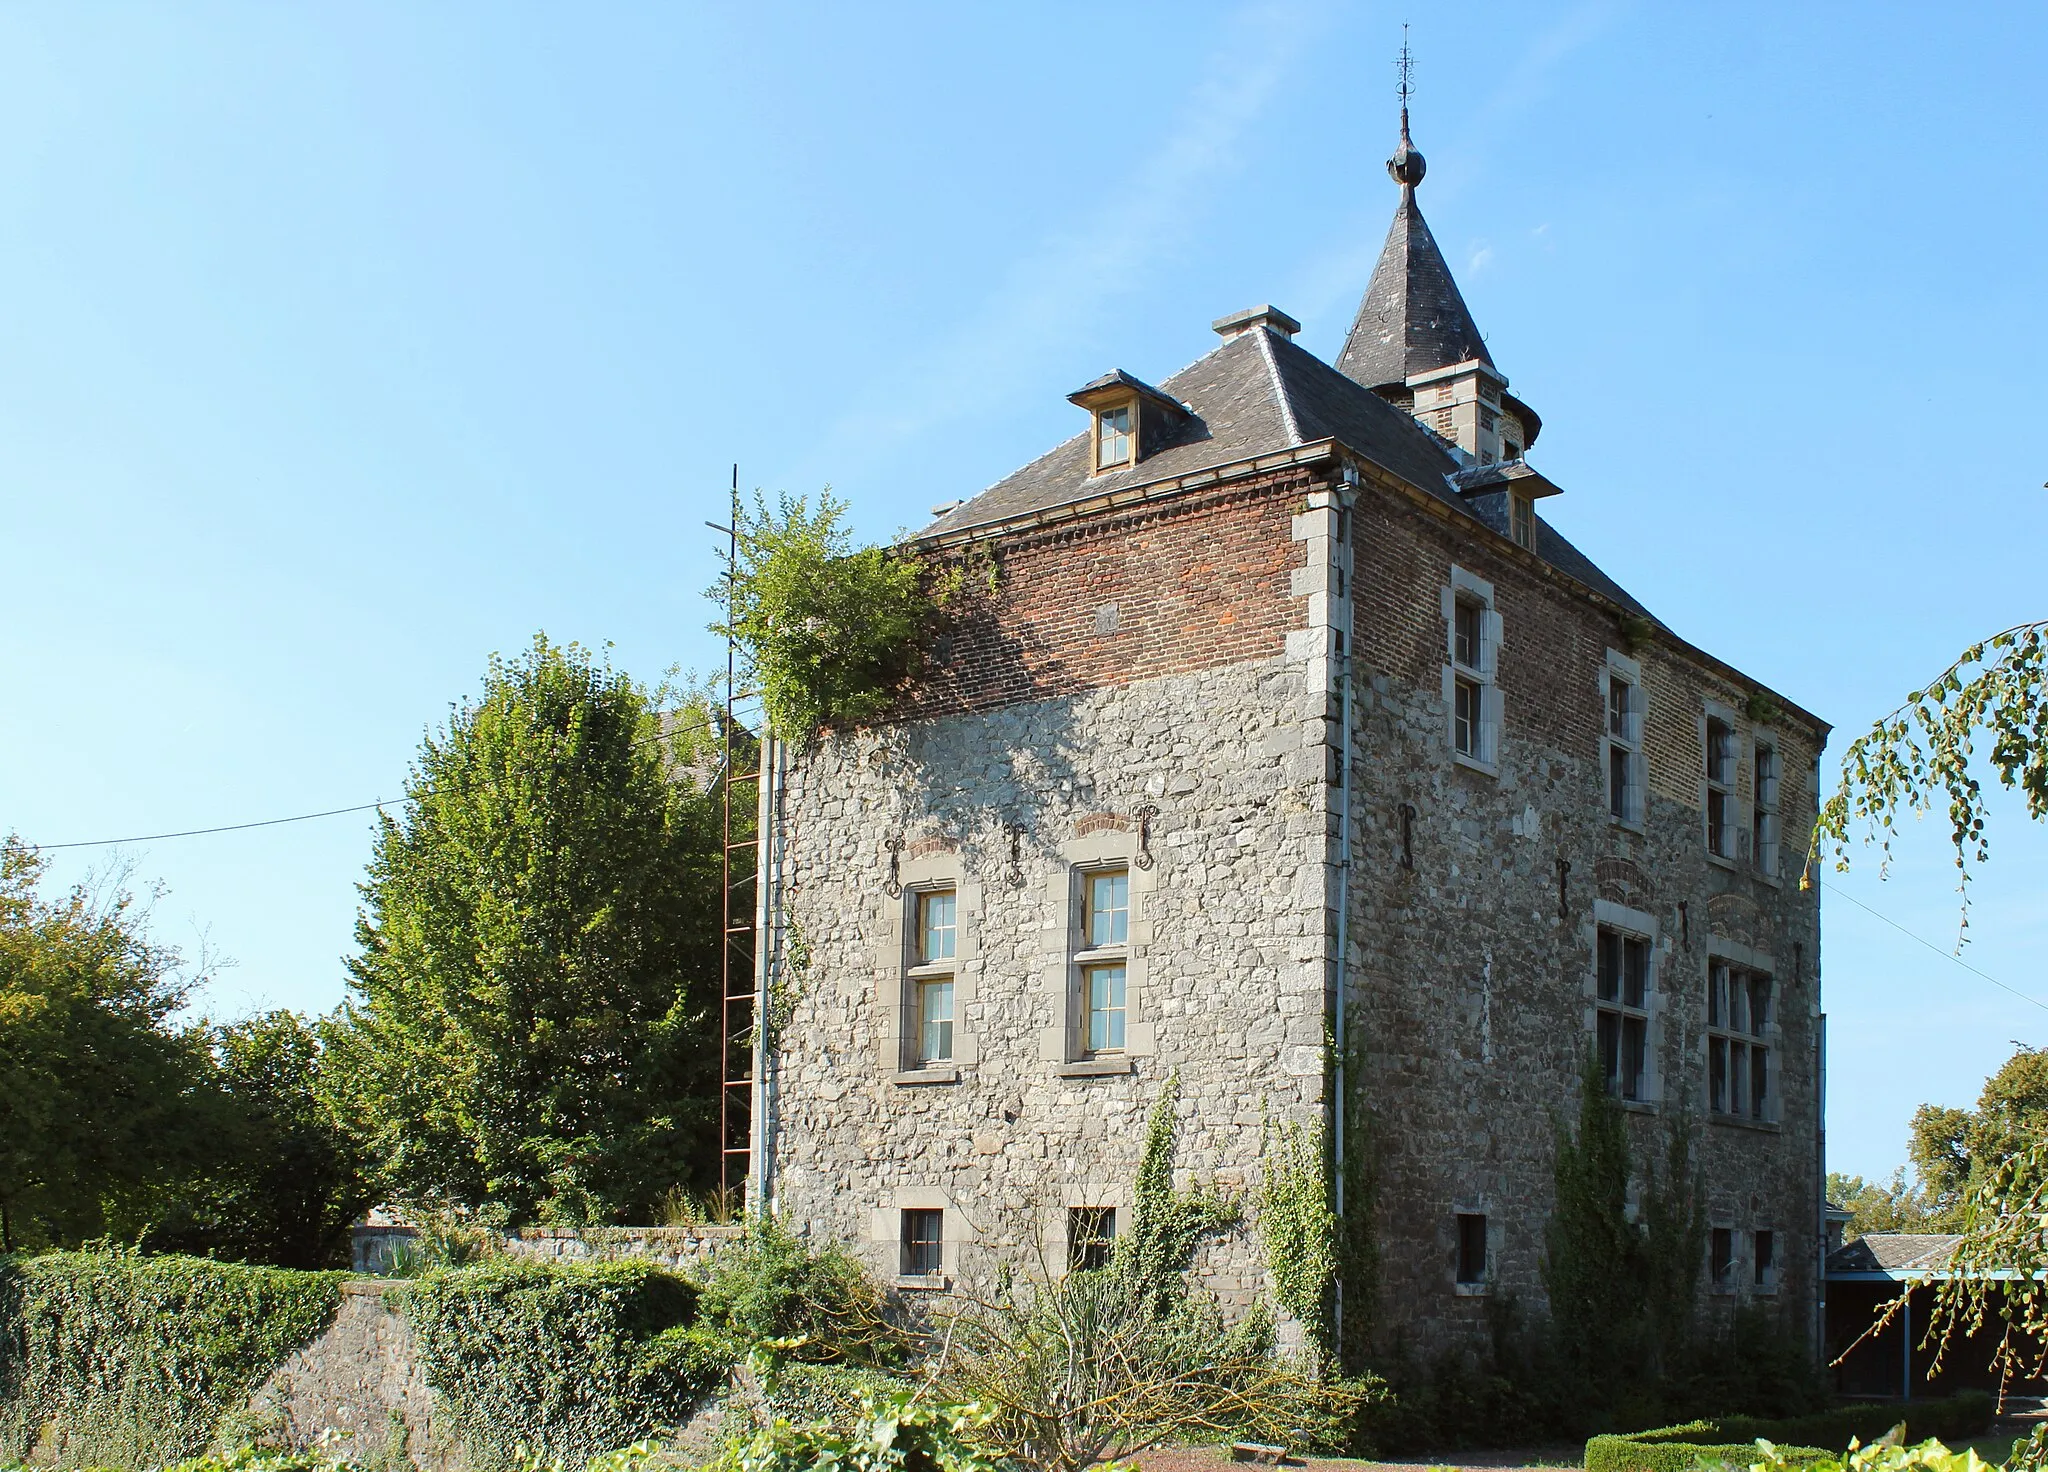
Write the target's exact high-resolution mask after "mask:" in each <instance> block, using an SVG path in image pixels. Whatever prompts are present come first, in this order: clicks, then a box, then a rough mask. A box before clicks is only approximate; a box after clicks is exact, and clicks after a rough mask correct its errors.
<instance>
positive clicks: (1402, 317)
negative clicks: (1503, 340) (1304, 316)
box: [1337, 183, 1493, 388]
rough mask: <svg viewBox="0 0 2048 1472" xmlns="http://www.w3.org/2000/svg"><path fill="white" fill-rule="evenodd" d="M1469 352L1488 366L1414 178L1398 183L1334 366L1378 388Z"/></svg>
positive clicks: (1443, 365) (1445, 364) (1465, 357)
mask: <svg viewBox="0 0 2048 1472" xmlns="http://www.w3.org/2000/svg"><path fill="white" fill-rule="evenodd" d="M1474 358H1477V359H1478V360H1479V361H1480V362H1482V363H1484V364H1486V365H1487V366H1488V367H1492V366H1493V358H1492V357H1491V356H1490V355H1489V354H1488V353H1487V351H1486V340H1485V339H1484V338H1482V337H1481V336H1480V335H1479V326H1478V324H1477V323H1475V322H1474V321H1473V320H1472V313H1471V311H1470V309H1469V308H1467V307H1466V305H1465V298H1464V297H1463V296H1462V295H1460V294H1459V292H1458V283H1457V282H1456V281H1454V280H1452V279H1451V268H1450V267H1449V266H1448V265H1446V264H1445V263H1444V255H1443V252H1442V251H1440V250H1438V249H1437V245H1436V237H1435V236H1433V235H1431V234H1430V233H1429V222H1428V221H1426V220H1424V219H1423V218H1422V208H1421V206H1420V205H1418V204H1416V202H1415V186H1414V185H1413V184H1405V183H1404V184H1403V185H1402V186H1401V202H1400V204H1398V205H1397V206H1395V208H1394V223H1393V225H1392V226H1391V227H1389V228H1388V230H1387V243H1386V245H1385V246H1384V247H1383V248H1382V249H1381V250H1380V259H1379V264H1378V265H1376V266H1374V267H1373V268H1372V283H1371V284H1370V285H1369V286H1367V287H1366V288H1365V295H1364V297H1362V298H1361V299H1360V300H1359V303H1358V316H1357V317H1356V318H1355V319H1354V320H1353V321H1352V323H1351V333H1350V335H1349V336H1348V337H1346V338H1345V339H1344V350H1343V351H1342V352H1340V353H1339V354H1338V355H1337V367H1338V369H1339V370H1341V371H1342V372H1344V373H1346V374H1349V375H1350V376H1351V377H1352V378H1355V379H1357V380H1358V381H1359V382H1360V383H1362V384H1365V385H1366V386H1367V387H1369V388H1379V387H1391V386H1394V385H1397V384H1401V383H1405V382H1406V381H1407V380H1408V378H1409V377H1410V376H1411V375H1413V374H1417V373H1427V372H1429V371H1430V370H1432V369H1435V368H1447V367H1449V366H1450V365H1451V364H1453V363H1464V362H1468V361H1470V360H1471V359H1474Z"/></svg>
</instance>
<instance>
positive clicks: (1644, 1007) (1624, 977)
mask: <svg viewBox="0 0 2048 1472" xmlns="http://www.w3.org/2000/svg"><path fill="white" fill-rule="evenodd" d="M1595 946H1596V953H1595V957H1594V970H1593V975H1594V992H1593V1029H1594V1042H1595V1048H1596V1052H1597V1054H1598V1056H1599V1060H1600V1073H1601V1077H1603V1078H1605V1079H1606V1080H1607V1092H1608V1093H1610V1094H1613V1095H1614V1096H1615V1097H1616V1098H1619V1099H1627V1100H1629V1101H1631V1102H1642V1101H1644V1100H1646V1099H1648V1098H1649V1093H1650V1090H1649V1082H1650V1056H1649V1055H1650V955H1651V952H1650V940H1649V937H1648V936H1643V935H1635V934H1631V933H1630V932H1629V931H1626V930H1623V929H1621V928H1619V927H1617V926H1613V925H1602V926H1600V927H1599V929H1598V932H1597V940H1596V943H1595Z"/></svg>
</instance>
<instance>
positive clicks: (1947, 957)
mask: <svg viewBox="0 0 2048 1472" xmlns="http://www.w3.org/2000/svg"><path fill="white" fill-rule="evenodd" d="M1821 884H1822V885H1823V886H1824V887H1825V888H1826V889H1827V890H1828V892H1829V893H1831V894H1835V895H1839V896H1840V897H1841V898H1843V899H1845V900H1847V901H1848V902H1849V903H1850V904H1852V905H1854V906H1855V907H1856V908H1857V909H1859V910H1862V911H1864V912H1865V913H1867V914H1871V915H1875V916H1877V918H1878V919H1880V920H1882V921H1884V923H1885V924H1887V925H1889V926H1891V928H1892V929H1894V930H1896V931H1897V932H1898V933H1899V934H1900V935H1903V936H1905V937H1906V938H1907V939H1908V940H1916V941H1918V942H1920V944H1921V945H1923V946H1925V947H1927V949H1928V950H1930V951H1932V952H1934V954H1935V955H1937V956H1939V957H1941V958H1942V959H1943V960H1944V961H1953V962H1955V963H1956V965H1958V966H1960V967H1962V968H1963V970H1965V971H1968V972H1970V973H1971V974H1972V975H1975V976H1981V977H1983V978H1984V979H1985V980H1986V981H1988V982H1990V983H1991V984H1992V985H1993V986H1995V987H1997V988H1998V989H1999V990H2000V991H2006V992H2011V993H2012V994H2013V995H2014V996H2016V997H2018V998H2019V999H2020V1000H2021V1001H2022V1002H2032V1003H2033V1004H2034V1005H2035V1006H2036V1007H2039V1008H2040V1009H2041V1010H2042V1011H2043V1012H2048V1002H2044V1001H2042V1000H2041V999H2040V998H2039V997H2030V996H2028V995H2027V994H2026V993H2025V992H2023V991H2021V990H2020V989H2019V988H2018V987H2016V986H2007V985H2006V984H2005V983H2004V982H2002V981H2000V980H1999V979H1998V978H1997V977H1995V976H1993V975H1992V974H1991V973H1990V972H1988V971H1979V970H1978V969H1977V968H1976V967H1975V966H1972V965H1971V964H1970V963H1969V962H1968V961H1965V960H1964V959H1963V958H1962V957H1961V956H1958V955H1957V954H1956V953H1955V952H1954V951H1944V950H1943V949H1942V948H1941V947H1940V946H1938V945H1936V944H1935V943H1934V942H1933V941H1931V940H1929V939H1927V938H1926V937H1925V936H1922V935H1915V934H1914V933H1913V932H1912V931H1910V930H1908V929H1906V927H1905V926H1903V925H1901V924H1899V922H1898V921H1896V920H1894V919H1892V917H1891V916H1889V915H1887V914H1885V913H1883V912H1882V911H1880V910H1873V909H1871V908H1870V906H1868V905H1866V904H1864V903H1863V901H1861V900H1859V899H1857V898H1856V896H1855V895H1853V894H1850V893H1849V892H1848V891H1847V890H1845V889H1838V888H1837V887H1836V886H1834V885H1832V884H1829V883H1828V881H1827V880H1825V879H1823V880H1821Z"/></svg>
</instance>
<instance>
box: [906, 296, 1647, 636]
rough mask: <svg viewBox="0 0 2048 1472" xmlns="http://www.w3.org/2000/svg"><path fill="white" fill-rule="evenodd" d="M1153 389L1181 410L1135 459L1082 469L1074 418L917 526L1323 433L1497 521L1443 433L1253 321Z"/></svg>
mask: <svg viewBox="0 0 2048 1472" xmlns="http://www.w3.org/2000/svg"><path fill="white" fill-rule="evenodd" d="M1097 381H1098V382H1100V381H1101V380H1097ZM1158 392H1160V393H1161V394H1162V395H1164V396H1165V397H1168V398H1172V399H1175V400H1178V401H1179V402H1180V403H1182V404H1183V405H1184V406H1185V407H1186V408H1187V410H1188V412H1189V415H1190V417H1189V419H1188V420H1187V421H1186V422H1185V423H1183V424H1182V425H1181V426H1180V427H1179V428H1178V430H1177V431H1176V433H1175V434H1174V435H1173V436H1172V438H1171V439H1169V440H1168V441H1167V442H1166V443H1165V444H1164V445H1163V446H1161V447H1160V448H1158V449H1156V450H1154V451H1153V452H1152V453H1151V454H1148V455H1147V456H1146V457H1145V458H1144V459H1143V460H1141V461H1140V462H1139V463H1138V464H1136V465H1134V466H1132V467H1130V468H1129V469H1127V470H1119V471H1112V472H1111V473H1109V474H1107V475H1099V476H1091V475H1090V474H1089V473H1088V472H1089V463H1088V456H1089V440H1088V434H1087V431H1086V430H1083V431H1082V432H1081V433H1080V434H1077V435H1075V436H1074V437H1073V438H1072V439H1070V440H1067V441H1065V442H1064V443H1063V444H1061V445H1059V446H1057V447H1056V448H1054V449H1053V450H1051V451H1049V452H1047V453H1046V454H1044V455H1041V456H1039V458H1038V459H1036V460H1034V461H1032V462H1031V463H1030V464H1029V465H1026V466H1025V467H1024V468H1023V469H1021V470H1018V471H1015V472H1013V473H1012V474H1010V475H1007V476H1005V477H1004V478H1003V479H1001V480H999V481H997V482H996V483H995V484H994V485H992V486H990V487H989V488H988V489H987V490H985V491H983V492H982V493H981V494H980V495H978V496H976V497H974V498H973V499H971V500H968V501H963V502H962V503H960V504H959V505H958V506H956V507H954V508H952V509H951V510H949V511H947V512H946V513H945V514H944V515H942V516H940V517H939V518H938V519H937V520H936V521H934V522H932V524H931V525H930V526H927V527H925V528H924V530H923V531H921V532H919V533H918V536H919V537H936V536H944V535H946V534H947V533H949V532H958V531H965V530H967V529H969V528H973V527H979V526H988V525H991V524H994V523H998V522H1004V521H1009V520H1011V519H1013V518H1015V517H1020V516H1026V515H1029V514H1030V513H1032V512H1035V511H1046V510H1050V509H1052V508H1054V507H1057V506H1064V505H1068V504H1070V503H1072V502H1076V501H1084V500H1092V499H1094V498H1095V497H1098V496H1101V495H1104V494H1107V493H1110V492H1113V491H1117V490H1121V489H1123V488H1125V487H1128V486H1139V485H1148V484H1151V483H1152V482H1155V481H1163V480H1172V479H1175V478H1176V477H1179V476H1183V475H1189V474H1192V473H1194V472H1196V471H1199V470H1207V469H1211V468H1213V467H1215V466H1219V465H1228V464H1231V463H1232V462H1235V461H1240V460H1249V459H1252V458H1253V457H1255V456H1259V455H1266V454H1271V453H1274V452H1276V451H1281V450H1288V449H1292V448H1294V447H1296V446H1298V445H1305V444H1313V443H1314V442H1316V441H1318V440H1325V439H1334V440H1338V441H1341V442H1342V443H1343V444H1345V445H1346V446H1348V447H1349V448H1351V449H1352V450H1355V451H1357V452H1358V453H1359V454H1361V455H1363V456H1364V457H1365V458H1367V459H1368V460H1371V461H1373V462H1374V463H1375V464H1377V465H1379V466H1381V467H1383V468H1384V469H1386V470H1389V471H1391V472H1392V473H1393V474H1395V475H1397V476H1399V477H1400V478H1401V479H1403V480H1405V481H1407V482H1408V483H1409V484H1411V485H1414V486H1417V487H1419V488H1421V489H1422V490H1424V491H1426V492H1428V493H1429V494H1431V495H1433V496H1435V497H1437V498H1438V499H1439V500H1441V501H1443V502H1445V503H1446V504H1448V505H1451V506H1455V507H1457V508H1458V509H1459V510H1460V511H1462V512H1464V513H1466V514H1467V515H1470V516H1471V517H1473V519H1474V520H1476V521H1478V522H1480V523H1481V524H1482V525H1486V526H1490V527H1492V528H1493V529H1494V530H1495V531H1498V532H1501V533H1503V534H1505V533H1506V531H1507V519H1506V518H1507V510H1506V495H1505V492H1504V491H1502V490H1495V491H1494V492H1493V493H1492V494H1491V495H1487V494H1476V495H1466V494H1461V492H1460V490H1459V489H1458V487H1456V486H1455V485H1454V484H1453V483H1452V480H1451V479H1450V478H1451V477H1452V476H1454V475H1456V474H1458V473H1459V471H1460V470H1461V469H1462V468H1463V466H1462V462H1461V461H1460V460H1459V458H1458V456H1457V455H1456V454H1454V453H1453V452H1452V450H1451V449H1450V447H1449V446H1448V445H1446V444H1445V442H1444V441H1442V440H1440V439H1438V438H1437V437H1436V435H1434V434H1432V433H1431V432H1430V431H1429V430H1427V429H1425V428H1423V427H1422V426H1421V425H1420V424H1418V423H1416V421H1415V420H1414V419H1413V418H1412V417H1411V416H1410V415H1409V414H1408V413H1407V412H1405V411H1404V410H1401V409H1398V408H1396V407H1395V406H1394V405H1392V404H1389V403H1388V402H1387V401H1386V400H1385V399H1383V398H1381V397H1380V396H1379V395H1378V394H1376V393H1374V392H1372V390H1371V389H1369V388H1366V387H1365V386H1363V385H1362V384H1360V383H1358V382H1356V381H1354V380H1353V379H1351V378H1348V377H1346V376H1345V375H1344V374H1342V373H1339V372H1338V371H1337V370H1336V369H1335V368H1332V367H1331V366H1330V365H1329V364H1327V363H1325V362H1323V360H1322V359H1320V358H1318V357H1316V356H1315V355H1314V354H1313V353H1310V352H1309V351H1308V350H1307V349H1305V348H1302V347H1300V346H1298V345H1296V344H1295V343H1294V342H1292V341H1290V340H1289V339H1287V338H1285V337H1281V336H1279V335H1277V334H1275V333H1272V332H1268V331H1266V330H1265V329H1264V328H1254V329H1253V330H1251V331H1249V332H1245V333H1242V334H1240V335H1239V336H1237V337H1233V338H1230V339H1229V340H1227V341H1225V342H1223V343H1222V344H1220V345H1219V346H1218V347H1217V348H1216V349H1215V350H1214V351H1213V352H1211V353H1210V354H1209V355H1208V356H1207V357H1204V358H1200V359H1197V360H1196V361H1195V362H1194V363H1192V364H1190V365H1189V366H1188V367H1186V368H1184V369H1182V370H1181V371H1180V372H1178V373H1176V374H1174V375H1173V376H1172V377H1171V378H1168V379H1166V380H1165V381H1164V382H1162V383H1161V384H1160V385H1159V389H1158ZM1494 502H1497V503H1499V505H1498V508H1497V510H1496V508H1495V507H1494V506H1493V505H1491V504H1489V503H1494ZM1536 525H1537V541H1536V549H1535V550H1536V552H1537V553H1538V555H1540V556H1542V557H1543V558H1544V559H1545V560H1546V561H1548V562H1550V563H1551V565H1552V566H1554V567H1556V568H1557V569H1558V570H1559V571H1560V572H1563V573H1565V574H1567V575H1568V576H1571V577H1573V578H1576V579H1578V580H1579V581H1580V582H1582V583H1584V584H1586V585H1587V586H1588V587H1591V588H1593V589H1595V590H1597V591H1598V592H1600V593H1602V594H1604V595H1606V596H1607V597H1609V598H1612V599H1613V600H1614V601H1615V602H1617V603H1620V604H1621V605H1622V606H1623V607H1625V608H1627V609H1629V610H1630V611H1632V612H1634V613H1637V614H1639V615H1642V616H1643V617H1649V616H1650V614H1649V611H1648V610H1647V609H1645V608H1644V607H1643V606H1642V605H1641V604H1640V603H1638V602H1637V601H1636V600H1635V599H1634V598H1633V597H1631V596H1630V595H1629V594H1628V593H1627V592H1626V591H1624V590H1623V589H1622V588H1621V586H1620V585H1619V584H1617V583H1616V582H1615V581H1614V580H1613V579H1612V578H1610V577H1608V576H1607V574H1605V573H1604V572H1602V571H1601V570H1600V569H1599V568H1598V567H1596V566H1594V565H1593V563H1592V561H1591V560H1590V559H1589V558H1587V557H1586V555H1585V554H1584V553H1582V552H1580V551H1579V549H1578V548H1576V547H1574V546H1573V545H1572V544H1571V543H1570V542H1569V541H1568V540H1566V538H1565V537H1564V536H1563V534H1562V533H1560V532H1558V531H1557V529H1556V528H1554V527H1552V526H1551V525H1550V524H1549V523H1548V522H1546V521H1544V520H1543V519H1542V518H1541V517H1540V516H1539V517H1538V518H1537V522H1536Z"/></svg>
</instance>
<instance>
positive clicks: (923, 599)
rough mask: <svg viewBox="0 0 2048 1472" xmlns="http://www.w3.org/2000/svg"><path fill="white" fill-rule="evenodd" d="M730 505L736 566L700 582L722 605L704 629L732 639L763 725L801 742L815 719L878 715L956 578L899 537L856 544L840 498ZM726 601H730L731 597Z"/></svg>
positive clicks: (915, 658) (820, 722)
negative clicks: (708, 583)
mask: <svg viewBox="0 0 2048 1472" xmlns="http://www.w3.org/2000/svg"><path fill="white" fill-rule="evenodd" d="M734 509H735V512H736V513H738V514H739V521H738V523H737V527H738V531H739V544H738V547H739V550H738V557H737V565H736V566H734V567H732V568H729V569H727V574H726V576H725V577H724V578H721V579H720V581H719V582H718V583H717V584H715V585H713V586H712V587H711V588H710V589H708V590H707V596H708V597H710V598H712V599H713V600H714V601H716V602H717V603H719V604H720V605H721V606H725V607H728V608H729V609H730V615H729V618H728V620H727V621H725V622H722V623H718V624H715V625H713V626H712V632H713V633H718V634H729V635H731V636H732V637H734V638H735V639H737V640H738V642H739V645H740V650H741V654H742V657H743V659H744V660H745V662H746V667H745V670H744V673H745V675H746V676H747V677H748V678H749V679H750V680H752V681H753V682H755V683H756V684H757V685H758V687H759V689H760V691H761V703H762V706H763V707H764V708H765V710H766V712H767V716H768V724H769V725H770V726H771V727H773V728H774V730H775V731H776V733H777V734H778V735H780V736H782V737H783V738H784V739H786V740H790V741H795V742H799V743H801V742H804V741H807V740H809V739H810V737H811V735H812V733H814V732H815V731H816V730H817V729H818V727H820V726H825V725H836V724H841V723H854V724H858V723H860V722H863V721H869V720H873V719H874V718H875V717H876V716H879V715H880V714H882V712H883V711H885V710H886V709H887V708H888V706H889V702H890V700H891V699H892V698H893V696H894V694H895V691H896V690H897V688H898V687H899V686H901V685H902V683H903V682H904V680H905V679H907V678H908V677H909V676H910V675H911V674H912V673H913V672H914V671H915V670H916V669H917V667H918V665H919V663H920V661H921V660H922V658H923V655H924V649H925V643H926V641H927V639H928V638H929V636H930V634H931V632H932V630H933V628H934V627H935V625H936V622H937V619H938V616H939V614H940V612H941V610H942V609H943V607H944V606H945V604H947V603H948V602H950V601H951V599H952V596H953V594H954V593H955V592H957V591H958V589H959V587H960V575H959V573H958V571H957V570H949V571H945V572H938V573H934V572H932V571H930V570H928V569H927V568H926V567H925V565H924V564H923V563H922V562H921V561H920V560H919V559H918V558H917V557H915V556H914V555H912V554H911V553H910V552H908V551H906V550H904V549H902V548H884V547H861V548H856V547H855V546H854V545H853V540H852V537H851V535H850V534H849V533H848V531H847V530H846V528H845V526H844V524H843V522H842V518H843V517H844V516H845V513H846V503H845V502H843V501H838V500H835V499H833V496H832V494H831V492H829V491H826V492H824V493H822V494H821V495H820V496H819V497H818V500H817V504H816V505H815V506H813V505H812V504H811V503H810V501H809V500H808V499H807V498H805V497H802V496H784V497H782V498H781V500H780V502H779V504H778V506H777V507H776V509H775V510H773V511H771V510H770V509H769V507H768V503H767V501H766V499H765V498H763V497H759V496H756V497H755V501H754V509H753V510H752V512H750V513H749V512H747V511H746V508H744V507H739V506H736V507H735V508H734ZM728 600H729V601H728Z"/></svg>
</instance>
